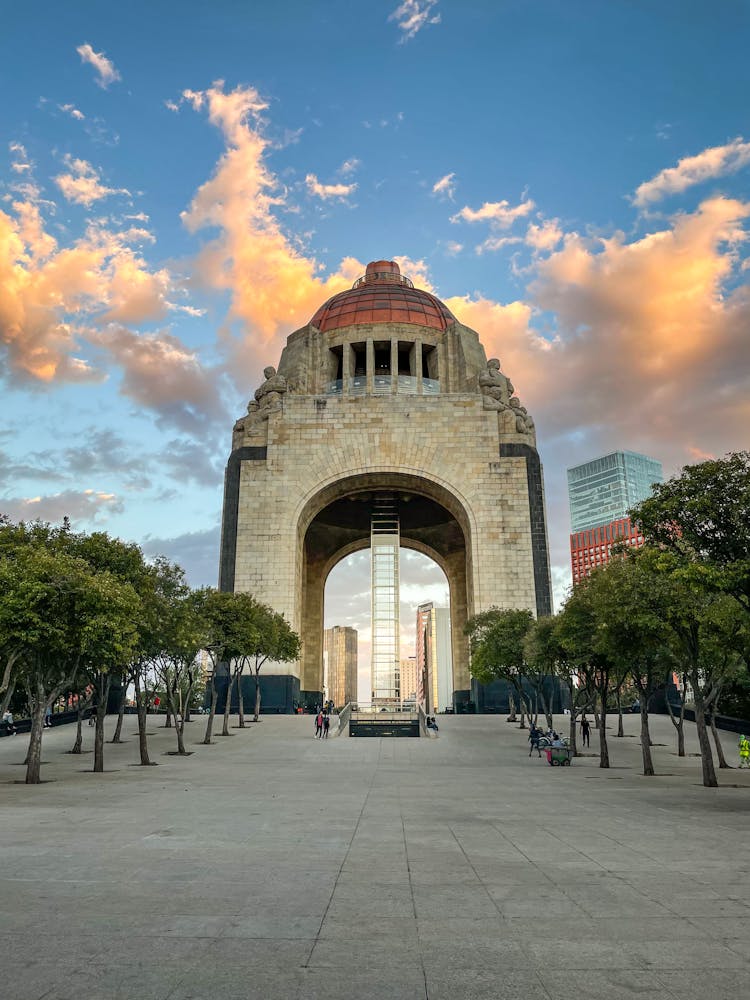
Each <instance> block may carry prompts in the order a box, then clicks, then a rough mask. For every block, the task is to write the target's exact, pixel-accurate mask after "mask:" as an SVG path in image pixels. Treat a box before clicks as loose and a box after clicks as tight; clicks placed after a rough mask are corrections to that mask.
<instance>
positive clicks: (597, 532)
mask: <svg viewBox="0 0 750 1000" xmlns="http://www.w3.org/2000/svg"><path fill="white" fill-rule="evenodd" d="M663 478H664V477H663V475H662V466H661V462H659V461H657V460H656V459H655V458H649V457H648V456H647V455H639V454H637V453H636V452H633V451H615V452H612V454H611V455H603V456H602V457H601V458H595V459H593V460H592V461H591V462H584V464H583V465H577V466H575V467H574V468H572V469H568V500H569V503H570V529H571V535H570V561H571V567H572V570H573V583H574V584H576V583H578V582H579V581H580V580H582V579H583V578H584V577H586V576H588V574H589V573H590V572H591V570H592V569H594V568H595V567H597V566H603V565H605V564H606V563H607V562H609V556H610V552H611V550H612V545H613V544H614V543H616V542H624V543H625V544H627V545H632V546H636V547H638V546H640V545H643V536H642V535H641V534H640V531H639V530H638V526H637V525H634V524H631V521H630V518H629V517H628V516H627V515H628V510H629V509H630V508H631V507H632V506H634V505H635V504H637V503H639V502H640V501H641V500H645V499H646V497H648V496H649V495H650V493H651V487H652V486H653V485H654V483H660V482H662V481H663Z"/></svg>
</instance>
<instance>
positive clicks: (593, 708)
mask: <svg viewBox="0 0 750 1000" xmlns="http://www.w3.org/2000/svg"><path fill="white" fill-rule="evenodd" d="M591 711H592V712H593V713H594V729H601V728H602V725H601V716H600V715H599V710H598V709H597V707H596V698H594V704H593V705H592V706H591ZM604 714H605V715H606V712H605V713H604Z"/></svg>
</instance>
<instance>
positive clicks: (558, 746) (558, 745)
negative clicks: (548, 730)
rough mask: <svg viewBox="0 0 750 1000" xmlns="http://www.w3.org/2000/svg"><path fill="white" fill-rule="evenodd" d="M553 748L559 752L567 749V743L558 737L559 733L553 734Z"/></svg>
mask: <svg viewBox="0 0 750 1000" xmlns="http://www.w3.org/2000/svg"><path fill="white" fill-rule="evenodd" d="M552 746H553V747H555V748H556V749H558V750H562V749H563V748H564V747H565V743H564V741H563V738H562V736H560V735H558V734H557V733H553V734H552Z"/></svg>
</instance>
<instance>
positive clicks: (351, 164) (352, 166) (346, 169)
mask: <svg viewBox="0 0 750 1000" xmlns="http://www.w3.org/2000/svg"><path fill="white" fill-rule="evenodd" d="M361 166H362V161H361V160H358V159H357V158H356V156H353V157H352V158H351V159H350V160H344V162H343V163H342V164H341V166H340V167H339V171H338V172H339V173H340V174H341V176H342V177H348V175H349V174H353V173H354V172H355V170H359V168H360V167H361Z"/></svg>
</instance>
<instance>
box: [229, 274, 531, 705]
mask: <svg viewBox="0 0 750 1000" xmlns="http://www.w3.org/2000/svg"><path fill="white" fill-rule="evenodd" d="M382 263H384V262H379V264H382ZM375 266H376V265H369V267H368V276H369V274H370V269H371V268H374V267H375ZM390 266H391V268H394V267H395V265H390ZM391 273H393V272H391ZM396 273H397V269H396ZM361 281H362V282H364V288H365V289H367V288H368V285H369V284H370V283H369V282H368V281H367V279H361ZM372 284H374V285H375V286H376V292H377V293H378V294H383V295H385V294H386V293H387V291H388V289H387V287H383V288H382V291H381V289H380V286H379V285H378V283H377V281H375V282H373V283H372ZM343 294H344V295H345V296H353V293H343ZM412 295H422V296H425V297H428V296H427V293H418V292H417V291H416V290H415V291H414V292H413V293H412ZM354 298H355V299H356V296H354ZM428 298H430V299H432V301H433V302H437V301H438V300H434V299H433V297H431V296H430V297H428ZM438 304H439V305H440V306H442V304H441V303H438ZM442 309H443V310H444V312H445V313H446V314H447V316H448V318H447V319H446V320H445V328H444V329H436V328H435V325H434V321H432V320H430V319H429V317H428V322H431V323H432V324H433V325H426V324H420V323H417V322H414V321H410V322H395V321H394V320H393V318H392V316H391V317H386V319H385V320H384V321H383V322H361V319H360V318H359V317H358V316H357V314H356V313H352V314H351V315H352V318H353V322H351V323H350V324H348V325H343V326H342V325H339V326H337V327H336V328H335V329H334V330H330V331H329V330H326V329H325V323H324V322H321V326H323V327H324V329H322V330H321V329H319V328H318V327H316V326H314V325H312V323H311V324H308V325H307V326H306V327H303V328H302V329H300V330H297V331H296V332H295V333H293V334H292V335H291V336H290V337H289V339H288V341H287V346H286V348H285V349H284V351H283V353H282V356H281V360H280V362H279V369H278V373H277V372H276V371H275V370H274V369H266V381H265V382H264V383H263V386H261V387H260V389H259V391H258V392H257V393H256V394H255V397H254V399H253V400H252V401H251V403H250V404H249V406H248V413H247V415H246V416H245V417H243V418H241V419H240V420H238V421H237V423H236V424H235V427H234V432H233V440H232V446H233V447H232V455H231V456H230V459H229V463H228V466H227V473H226V481H225V500H224V518H223V526H222V554H221V569H220V587H221V588H222V589H227V590H232V589H234V590H245V591H250V592H252V593H253V594H254V595H255V596H256V597H258V598H259V599H260V600H262V601H264V602H266V603H268V604H270V605H271V606H272V607H273V608H275V609H276V610H277V611H281V612H283V613H284V614H285V615H286V617H287V618H288V620H289V621H290V623H291V624H292V627H293V628H295V629H296V630H298V631H299V632H300V634H301V637H302V641H303V651H302V659H301V661H300V662H299V663H295V664H289V665H285V666H281V665H279V666H278V667H277V668H274V670H273V671H271V673H275V674H276V675H277V676H280V675H288V676H289V677H290V678H291V685H289V684H287V685H286V686H285V690H287V691H289V690H292V691H296V690H297V685H299V689H300V690H301V692H302V694H301V696H300V697H301V698H302V699H303V700H304V697H305V694H304V693H305V692H308V694H309V695H310V697H313V696H315V695H316V694H317V693H318V692H321V691H322V664H323V647H322V642H323V590H324V586H325V580H326V577H327V575H328V573H329V572H330V570H331V569H332V568H333V566H334V565H335V564H336V563H337V562H338V561H339V560H340V559H341V558H343V557H344V556H345V555H348V554H349V553H351V552H354V551H357V550H358V549H360V548H364V547H366V546H368V545H369V520H368V519H367V518H366V517H365V516H364V510H365V508H366V507H367V502H368V498H369V497H371V496H372V495H373V494H374V493H376V492H378V491H388V492H391V493H394V494H395V495H397V496H398V497H399V498H400V502H401V504H402V510H403V511H404V512H405V515H403V516H402V518H401V523H402V528H401V536H402V537H401V543H402V545H404V546H407V547H412V548H415V549H417V550H419V551H422V552H424V553H426V554H427V555H429V556H431V557H432V558H434V559H435V561H436V562H437V563H438V564H439V565H440V566H441V567H442V568H443V570H444V571H445V573H446V576H447V578H448V582H449V586H450V600H451V622H452V633H453V670H454V683H453V687H454V692H456V697H457V699H458V700H461V699H463V700H467V699H468V697H469V696H468V691H469V688H470V683H469V671H468V648H467V643H466V638H465V636H464V635H463V626H464V623H465V621H466V619H467V618H468V617H470V616H471V615H473V614H475V613H477V612H479V611H482V610H485V609H486V608H488V607H490V606H492V605H497V606H499V607H504V608H514V607H528V608H531V609H533V610H534V611H536V612H537V613H538V614H544V613H549V612H550V610H551V603H550V577H549V560H548V555H547V538H546V527H545V514H544V495H543V485H542V474H541V467H540V464H539V459H538V455H537V452H536V440H535V431H534V426H533V420H531V418H529V416H528V414H526V413H525V411H523V413H521V412H520V410H519V407H520V403H518V400H517V399H516V398H515V397H513V398H511V396H512V392H513V387H512V385H510V383H509V390H508V391H507V392H506V388H505V387H504V386H501V388H500V390H498V391H496V392H495V393H494V395H493V396H491V397H489V400H490V401H489V404H488V393H487V387H488V385H489V386H490V387H491V386H494V385H497V384H498V381H499V379H498V373H499V372H500V366H499V363H495V362H494V359H493V361H492V363H491V364H490V365H488V363H487V360H486V356H485V354H484V350H483V348H482V345H481V344H480V342H479V337H478V335H477V334H476V333H475V332H474V331H473V330H470V329H469V328H468V327H465V326H462V325H461V324H460V323H458V322H457V321H456V320H455V319H454V318H453V317H451V316H450V314H449V313H448V312H447V309H445V307H444V306H442ZM393 312H396V310H395V309H394V310H392V313H393ZM367 315H368V316H369V315H370V314H369V313H368V314H367ZM339 322H340V320H339ZM389 359H390V366H389V367H390V370H389V371H386V370H385V367H386V365H387V363H388V360H389ZM357 372H359V375H357ZM500 377H501V378H504V377H505V376H503V375H502V374H501V375H500ZM264 386H265V387H267V389H268V391H263V390H264ZM506 395H507V400H506V398H505V397H506ZM521 409H522V408H521ZM358 504H359V506H358ZM360 509H361V510H362V513H360ZM365 522H366V524H367V529H366V530H365V528H364V525H365ZM285 707H286V709H287V710H291V708H292V706H291V705H287V706H285Z"/></svg>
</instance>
